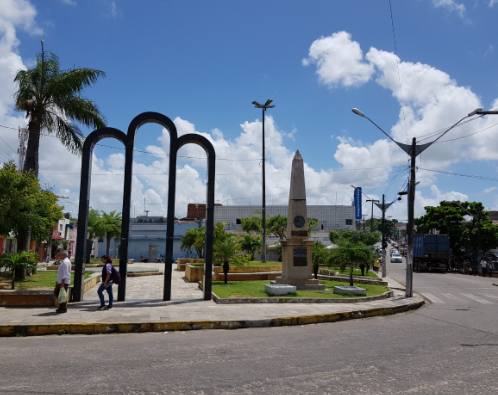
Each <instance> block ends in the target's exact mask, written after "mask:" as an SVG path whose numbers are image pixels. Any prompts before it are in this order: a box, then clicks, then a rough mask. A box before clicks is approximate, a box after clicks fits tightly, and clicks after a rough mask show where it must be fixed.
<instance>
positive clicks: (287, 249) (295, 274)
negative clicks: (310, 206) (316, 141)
mask: <svg viewBox="0 0 498 395" xmlns="http://www.w3.org/2000/svg"><path fill="white" fill-rule="evenodd" d="M313 244H314V242H313V241H312V240H308V215H307V210H306V187H305V183H304V163H303V158H302V156H301V154H300V153H299V151H297V152H296V154H295V155H294V159H293V160H292V172H291V182H290V192H289V208H288V212H287V234H286V240H285V241H283V242H282V277H278V278H277V279H276V280H275V281H276V282H277V283H279V284H289V285H294V286H296V289H301V290H302V289H309V290H323V289H325V286H324V285H322V284H320V283H319V282H318V280H315V279H314V278H312V277H313V263H312V260H311V247H312V246H313Z"/></svg>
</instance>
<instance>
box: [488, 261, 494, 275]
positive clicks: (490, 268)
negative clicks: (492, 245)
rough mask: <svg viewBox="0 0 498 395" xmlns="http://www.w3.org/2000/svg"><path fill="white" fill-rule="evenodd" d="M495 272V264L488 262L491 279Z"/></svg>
mask: <svg viewBox="0 0 498 395" xmlns="http://www.w3.org/2000/svg"><path fill="white" fill-rule="evenodd" d="M493 270H494V267H493V262H491V260H488V274H489V277H491V276H492V275H493Z"/></svg>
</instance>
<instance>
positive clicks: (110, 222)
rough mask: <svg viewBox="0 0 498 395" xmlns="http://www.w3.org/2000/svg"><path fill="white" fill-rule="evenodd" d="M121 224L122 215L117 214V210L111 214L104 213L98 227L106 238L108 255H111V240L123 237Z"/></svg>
mask: <svg viewBox="0 0 498 395" xmlns="http://www.w3.org/2000/svg"><path fill="white" fill-rule="evenodd" d="M121 222H122V221H121V213H116V210H113V211H111V212H110V213H109V214H107V213H105V212H104V211H102V217H101V218H100V221H99V224H98V227H99V228H100V230H101V231H102V232H103V233H104V234H105V237H106V250H105V253H106V255H109V249H110V246H111V239H117V238H119V237H121Z"/></svg>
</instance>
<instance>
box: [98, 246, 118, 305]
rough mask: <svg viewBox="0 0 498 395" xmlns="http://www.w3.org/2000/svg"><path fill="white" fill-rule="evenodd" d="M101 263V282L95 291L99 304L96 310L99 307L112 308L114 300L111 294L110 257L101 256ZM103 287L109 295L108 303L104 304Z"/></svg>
mask: <svg viewBox="0 0 498 395" xmlns="http://www.w3.org/2000/svg"><path fill="white" fill-rule="evenodd" d="M102 263H103V264H104V267H103V268H102V283H101V284H100V287H99V289H98V291H97V293H98V294H99V298H100V306H99V307H98V309H97V310H101V309H112V304H113V302H114V297H113V295H112V259H111V258H109V257H108V256H107V255H103V256H102ZM104 289H105V290H106V291H107V295H109V305H107V306H106V305H105V300H104Z"/></svg>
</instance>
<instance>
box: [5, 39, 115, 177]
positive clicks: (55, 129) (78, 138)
mask: <svg viewBox="0 0 498 395" xmlns="http://www.w3.org/2000/svg"><path fill="white" fill-rule="evenodd" d="M99 77H105V73H104V72H103V71H100V70H94V69H87V68H77V69H69V70H61V69H60V66H59V58H58V57H57V56H56V55H54V54H53V53H51V52H48V51H44V50H43V41H42V52H41V53H40V54H37V55H36V66H35V68H33V69H31V70H20V71H18V72H17V74H16V77H15V78H14V81H15V82H17V83H18V85H19V90H18V91H17V92H16V93H15V95H14V101H15V107H16V109H17V110H19V111H26V113H27V118H28V122H29V123H28V131H29V135H28V147H27V150H26V158H25V161H24V171H33V172H34V173H35V175H36V176H38V149H39V145H40V137H41V132H42V130H46V131H47V132H48V133H54V134H55V135H56V136H57V138H58V139H59V140H60V141H61V142H62V144H64V145H65V146H66V148H67V149H68V150H69V151H71V152H79V151H80V150H81V148H82V146H83V138H84V136H83V134H82V133H81V131H80V129H79V127H78V126H77V125H76V124H75V123H74V121H77V122H81V123H82V124H84V125H86V126H89V127H92V128H95V129H98V128H103V127H105V126H106V125H105V118H104V116H103V115H102V113H101V112H100V111H99V109H98V107H97V105H96V104H95V103H94V102H93V101H91V100H90V99H87V98H86V97H83V96H82V92H83V89H84V88H86V87H88V86H91V85H92V84H94V83H95V82H97V80H98V79H99Z"/></svg>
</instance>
